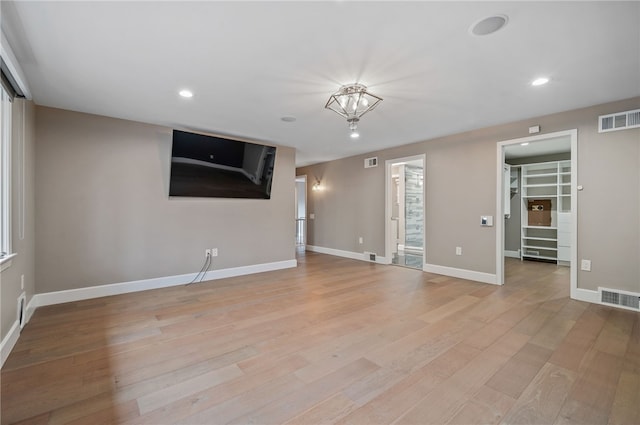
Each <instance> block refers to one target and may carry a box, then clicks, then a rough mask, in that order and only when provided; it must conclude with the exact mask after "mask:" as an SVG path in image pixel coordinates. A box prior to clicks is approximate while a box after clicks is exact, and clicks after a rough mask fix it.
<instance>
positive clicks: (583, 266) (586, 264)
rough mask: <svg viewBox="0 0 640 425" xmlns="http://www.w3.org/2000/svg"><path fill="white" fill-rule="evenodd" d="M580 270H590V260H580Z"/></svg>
mask: <svg viewBox="0 0 640 425" xmlns="http://www.w3.org/2000/svg"><path fill="white" fill-rule="evenodd" d="M580 270H584V271H585V272H590V271H591V260H582V261H581V262H580Z"/></svg>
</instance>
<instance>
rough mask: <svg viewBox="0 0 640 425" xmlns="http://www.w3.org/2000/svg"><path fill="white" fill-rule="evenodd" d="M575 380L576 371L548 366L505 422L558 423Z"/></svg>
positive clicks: (534, 380) (530, 385) (525, 391)
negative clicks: (559, 414)
mask: <svg viewBox="0 0 640 425" xmlns="http://www.w3.org/2000/svg"><path fill="white" fill-rule="evenodd" d="M575 379H576V373H575V372H573V371H570V370H567V369H564V368H561V367H559V366H556V365H554V364H551V363H546V364H545V365H544V366H543V367H542V369H540V372H538V374H537V375H536V377H535V378H534V379H533V380H532V381H531V383H530V384H529V386H528V387H527V388H526V389H525V390H524V392H523V393H522V395H521V396H520V397H519V398H518V400H517V401H516V402H515V404H514V405H513V407H512V408H511V410H510V411H509V412H508V413H507V415H506V416H505V418H504V420H503V423H505V424H522V425H524V424H530V425H539V424H551V423H554V421H555V420H556V417H557V416H558V413H559V412H560V409H561V408H562V405H563V404H564V402H565V399H566V398H567V396H568V393H569V391H570V390H571V388H572V387H573V384H574V381H575Z"/></svg>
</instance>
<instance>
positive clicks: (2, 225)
mask: <svg viewBox="0 0 640 425" xmlns="http://www.w3.org/2000/svg"><path fill="white" fill-rule="evenodd" d="M0 90H1V91H2V94H1V106H0V136H1V137H0V180H1V181H0V265H3V267H2V268H3V269H4V268H5V267H8V266H9V263H8V261H10V260H11V258H12V257H13V256H15V254H14V253H13V251H12V250H11V97H10V96H9V93H7V91H6V90H5V88H4V87H2V86H0Z"/></svg>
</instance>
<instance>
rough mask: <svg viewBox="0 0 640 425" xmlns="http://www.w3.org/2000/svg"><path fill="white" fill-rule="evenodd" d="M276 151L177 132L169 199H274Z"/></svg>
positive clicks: (172, 149) (249, 144) (235, 141)
mask: <svg viewBox="0 0 640 425" xmlns="http://www.w3.org/2000/svg"><path fill="white" fill-rule="evenodd" d="M275 159H276V148H275V147H273V146H264V145H260V144H256V143H249V142H241V141H238V140H231V139H224V138H221V137H214V136H205V135H203V134H196V133H188V132H185V131H180V130H173V145H172V148H171V177H170V179H169V196H187V197H196V198H252V199H270V198H271V181H272V179H273V167H274V164H275Z"/></svg>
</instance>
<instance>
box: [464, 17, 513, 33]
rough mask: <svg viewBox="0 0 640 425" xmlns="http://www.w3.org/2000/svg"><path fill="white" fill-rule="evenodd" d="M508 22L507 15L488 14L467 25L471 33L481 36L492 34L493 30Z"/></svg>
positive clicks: (502, 26)
mask: <svg viewBox="0 0 640 425" xmlns="http://www.w3.org/2000/svg"><path fill="white" fill-rule="evenodd" d="M507 22H509V17H508V16H506V15H495V16H489V17H488V18H484V19H480V20H479V21H477V22H475V23H474V24H473V25H471V27H469V32H470V33H471V34H473V35H477V36H483V35H489V34H493V33H494V32H496V31H498V30H500V29H502V28H504V26H505V25H507Z"/></svg>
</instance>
